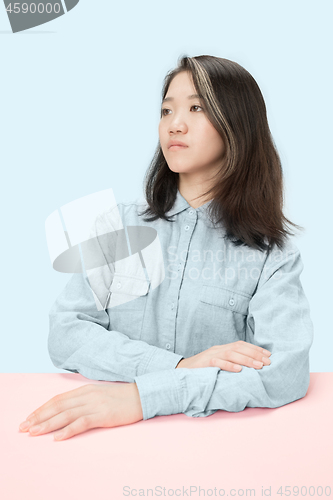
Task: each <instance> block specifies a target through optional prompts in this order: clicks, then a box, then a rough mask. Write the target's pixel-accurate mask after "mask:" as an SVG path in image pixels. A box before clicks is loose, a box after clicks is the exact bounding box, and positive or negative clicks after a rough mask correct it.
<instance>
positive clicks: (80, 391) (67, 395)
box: [26, 384, 94, 420]
mask: <svg viewBox="0 0 333 500" xmlns="http://www.w3.org/2000/svg"><path fill="white" fill-rule="evenodd" d="M93 386H94V384H87V385H83V386H82V387H78V388H77V389H73V390H72V391H67V392H63V393H62V394H57V395H56V396H54V397H53V398H52V399H49V401H47V402H46V403H44V404H43V405H42V406H40V407H39V408H37V409H36V410H35V411H34V412H32V413H30V415H29V416H28V417H27V418H26V420H32V418H35V417H37V418H38V416H39V415H40V414H41V412H43V411H44V410H46V409H48V408H54V407H55V405H61V404H62V401H64V400H67V399H68V400H72V399H74V398H75V397H78V396H81V395H84V394H86V393H87V392H88V391H89V390H90V389H91V387H93Z"/></svg>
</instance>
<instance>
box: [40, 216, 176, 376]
mask: <svg viewBox="0 0 333 500" xmlns="http://www.w3.org/2000/svg"><path fill="white" fill-rule="evenodd" d="M103 224H104V225H105V219H104V218H103V216H102V215H100V216H99V217H98V218H96V220H95V222H94V224H93V226H92V228H91V230H90V233H89V235H90V240H89V242H90V247H89V251H87V247H86V252H85V253H86V256H87V255H90V257H91V258H90V259H87V258H86V259H83V260H84V261H85V263H86V264H87V263H88V264H92V261H94V263H95V267H94V268H93V269H91V270H90V272H88V273H86V275H85V274H84V273H82V272H79V273H75V274H73V276H72V277H71V278H70V280H69V281H68V283H67V285H66V287H65V289H64V290H63V291H62V292H61V294H60V295H59V297H58V298H57V299H56V301H55V302H54V304H53V305H52V307H51V309H50V312H49V336H48V351H49V356H50V358H51V360H52V363H53V364H54V366H56V367H57V368H60V369H63V370H68V371H71V372H75V373H80V374H81V375H83V376H84V377H86V378H88V379H92V380H107V381H112V382H116V381H119V382H134V378H135V377H136V376H141V375H144V374H149V373H153V372H155V371H159V370H168V369H175V368H176V366H177V364H178V363H179V361H180V360H181V359H183V356H181V355H180V354H175V353H173V352H171V351H167V350H165V349H161V348H159V347H157V346H155V345H150V344H148V343H147V342H144V341H141V340H133V339H131V338H130V337H129V336H127V335H125V334H124V333H122V332H119V331H116V330H112V329H109V328H111V326H112V307H111V308H110V309H109V312H108V311H107V310H106V309H105V307H106V305H107V301H108V296H109V289H110V285H111V282H112V279H113V274H114V266H113V261H112V259H113V255H112V248H113V249H114V245H113V244H112V242H111V240H110V238H104V239H103V237H102V233H103V231H104V234H107V233H106V232H105V227H104V228H103ZM108 231H109V233H110V231H112V228H108ZM110 234H111V233H110ZM96 236H97V237H96ZM98 236H99V237H98ZM103 241H104V245H105V246H104V248H103ZM114 241H115V240H113V242H114ZM110 242H111V244H110ZM110 251H111V254H110ZM107 252H109V254H108V255H107ZM89 261H90V262H89ZM110 319H111V325H110Z"/></svg>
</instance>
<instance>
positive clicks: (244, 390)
mask: <svg viewBox="0 0 333 500" xmlns="http://www.w3.org/2000/svg"><path fill="white" fill-rule="evenodd" d="M266 264H267V265H266ZM266 264H265V265H264V268H263V271H262V273H261V276H260V278H259V281H258V285H257V289H256V292H255V293H254V295H253V297H252V298H251V300H250V302H249V310H248V316H247V320H246V342H250V343H252V344H255V345H258V346H260V347H263V348H265V349H268V350H269V351H270V352H271V353H272V354H271V356H270V360H271V364H270V365H268V366H265V365H264V366H263V367H262V368H261V369H259V370H258V369H255V368H249V367H246V366H242V370H241V371H240V372H237V373H236V372H228V371H224V370H221V369H220V368H218V367H205V368H193V369H189V368H177V369H176V370H163V371H160V372H155V373H150V374H145V375H141V376H138V377H136V378H135V382H136V384H137V387H138V390H139V394H140V399H141V405H142V410H143V419H144V420H147V419H149V418H152V417H154V416H156V415H171V414H175V413H184V414H185V415H187V416H190V417H206V416H209V415H212V414H213V413H215V412H216V411H217V410H225V411H229V412H239V411H242V410H244V408H246V407H251V408H256V407H264V408H277V407H280V406H283V405H286V404H288V403H291V402H292V401H295V400H297V399H300V398H303V397H304V396H305V395H306V392H307V390H308V387H309V382H310V370H309V350H310V347H311V345H312V342H313V323H312V321H311V318H310V308H309V303H308V300H307V298H306V296H305V294H304V291H303V287H302V284H301V282H300V274H301V272H302V270H303V263H302V260H301V256H300V252H299V251H298V250H297V252H293V253H292V254H290V255H288V256H287V257H286V258H283V259H280V262H279V263H276V262H274V259H267V261H266Z"/></svg>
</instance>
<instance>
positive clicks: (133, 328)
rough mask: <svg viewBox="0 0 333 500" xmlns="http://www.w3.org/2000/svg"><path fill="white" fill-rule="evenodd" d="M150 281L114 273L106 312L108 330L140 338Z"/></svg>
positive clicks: (132, 337)
mask: <svg viewBox="0 0 333 500" xmlns="http://www.w3.org/2000/svg"><path fill="white" fill-rule="evenodd" d="M149 288H150V283H149V282H148V281H146V280H145V279H143V278H140V277H138V276H134V275H129V274H122V273H117V272H115V273H114V277H113V281H112V283H111V287H110V293H111V294H110V299H109V302H108V305H107V312H108V314H109V317H110V326H109V329H110V330H117V331H119V332H121V333H124V334H125V335H127V336H128V337H130V338H131V339H133V340H140V338H141V330H142V324H143V319H144V315H145V309H146V304H147V298H148V291H149Z"/></svg>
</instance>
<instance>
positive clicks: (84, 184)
mask: <svg viewBox="0 0 333 500" xmlns="http://www.w3.org/2000/svg"><path fill="white" fill-rule="evenodd" d="M331 5H332V4H331V2H329V1H319V2H316V5H314V3H313V2H307V1H286V0H283V1H279V2H270V1H267V0H266V1H259V0H254V1H248V0H244V1H239V0H233V1H228V2H225V1H221V0H214V1H209V0H208V1H205V2H198V1H196V2H195V1H191V2H189V1H182V2H178V3H174V2H172V3H168V2H158V1H156V0H154V1H141V2H136V1H128V2H125V3H121V2H117V3H115V2H110V1H109V0H101V1H99V2H89V1H86V0H81V1H80V3H79V4H78V5H77V7H75V8H74V9H73V10H72V11H71V12H69V13H67V14H66V15H64V16H62V17H60V18H58V19H56V20H54V21H52V22H50V23H48V24H45V25H42V26H39V27H36V28H34V29H32V30H28V31H26V32H21V33H16V34H12V33H11V29H10V24H9V21H8V18H7V14H6V12H5V8H4V6H3V4H0V56H1V115H0V116H1V172H2V176H1V177H2V178H1V214H2V216H1V234H2V238H1V257H2V266H1V267H2V273H1V277H2V287H1V290H2V292H1V293H2V298H1V357H0V359H1V361H0V363H1V365H0V371H1V372H8V373H15V372H20V373H24V372H27V373H44V372H55V373H56V372H59V371H60V372H63V370H58V369H57V368H55V367H54V366H53V364H52V362H51V360H50V359H49V356H48V351H47V337H48V312H49V309H50V307H51V305H52V303H53V302H54V300H55V299H56V297H57V296H58V295H59V293H60V292H61V291H62V289H63V288H64V286H65V285H66V283H67V281H68V279H69V278H70V275H66V274H60V273H57V272H56V271H54V270H53V269H52V266H51V263H50V258H49V254H48V249H47V245H46V237H45V230H44V223H45V219H46V218H47V217H48V215H49V214H50V213H51V212H53V211H54V210H56V209H59V208H60V207H61V206H62V205H64V204H66V203H68V202H70V201H73V200H76V199H78V198H81V197H83V196H86V195H89V194H91V193H95V192H98V191H101V190H103V189H107V188H110V187H111V188H112V189H113V191H114V194H115V197H116V200H117V201H118V202H119V201H130V200H132V199H134V198H136V197H138V196H140V195H142V194H143V187H142V185H143V177H144V173H145V171H146V168H147V167H148V165H149V163H150V161H151V159H152V156H153V153H154V150H155V147H156V145H157V141H158V131H157V127H158V122H159V107H160V95H161V88H162V83H163V78H164V76H165V74H166V72H167V71H168V70H169V69H172V68H173V67H174V66H175V65H176V63H177V58H178V57H179V56H180V55H183V54H184V55H185V54H186V55H189V56H195V55H201V54H210V55H214V56H218V57H224V58H227V59H231V60H234V61H236V62H238V63H239V64H241V65H242V66H244V67H245V68H246V69H247V70H248V71H250V73H251V74H252V75H253V76H254V78H255V79H256V80H257V82H258V84H259V86H260V88H261V90H262V93H263V95H264V98H265V101H266V105H267V109H268V118H269V123H270V127H271V131H272V134H273V137H274V140H275V142H276V145H277V147H278V150H279V152H280V155H281V159H282V163H283V168H284V175H285V183H286V189H285V195H286V203H285V207H286V208H285V214H286V216H287V217H288V218H290V219H291V220H292V221H293V222H296V223H298V224H300V225H302V226H305V228H306V231H305V232H304V233H300V234H299V235H298V236H297V237H296V238H295V239H294V241H295V243H296V245H297V246H298V247H299V248H300V250H301V254H302V258H303V262H304V271H303V274H302V283H303V287H304V289H305V292H306V295H307V297H308V300H309V302H310V306H311V316H312V319H313V322H314V327H315V340H314V344H313V346H312V349H311V357H310V360H311V364H310V370H311V371H312V372H326V371H333V357H332V348H333V337H332V326H331V312H332V292H331V284H332V283H333V275H332V267H331V261H330V251H331V248H332V235H331V231H332V223H331V213H332V186H331V184H332V167H333V165H332V152H331V149H332V114H333V110H332V97H331V96H332V88H333V82H332V69H331V68H332V36H331V35H330V34H329V33H330V32H331V31H332V30H331V22H332V14H333V12H332V8H331Z"/></svg>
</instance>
